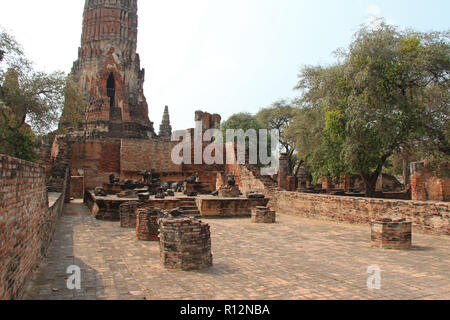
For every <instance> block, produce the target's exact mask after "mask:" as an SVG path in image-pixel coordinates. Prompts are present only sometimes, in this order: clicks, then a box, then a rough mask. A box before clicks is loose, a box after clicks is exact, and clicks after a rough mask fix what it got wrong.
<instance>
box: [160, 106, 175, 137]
mask: <svg viewBox="0 0 450 320" xmlns="http://www.w3.org/2000/svg"><path fill="white" fill-rule="evenodd" d="M159 136H160V137H169V138H170V137H172V126H171V125H170V115H169V107H168V106H166V108H165V109H164V115H163V119H162V122H161V125H160V126H159Z"/></svg>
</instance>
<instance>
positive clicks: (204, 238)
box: [159, 218, 213, 271]
mask: <svg viewBox="0 0 450 320" xmlns="http://www.w3.org/2000/svg"><path fill="white" fill-rule="evenodd" d="M159 227H160V231H161V233H160V237H161V240H160V257H161V264H162V265H163V266H164V267H165V268H166V269H180V270H186V271H188V270H202V269H206V268H209V267H211V266H212V265H213V257H212V254H211V231H210V227H209V225H208V224H205V223H202V222H201V221H199V220H195V219H192V218H171V219H170V218H169V219H161V220H160V222H159Z"/></svg>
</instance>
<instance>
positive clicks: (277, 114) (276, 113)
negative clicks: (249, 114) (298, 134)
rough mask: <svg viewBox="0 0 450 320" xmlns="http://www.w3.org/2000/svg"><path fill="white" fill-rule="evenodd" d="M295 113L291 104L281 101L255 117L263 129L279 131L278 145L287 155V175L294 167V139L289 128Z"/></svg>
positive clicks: (295, 109)
mask: <svg viewBox="0 0 450 320" xmlns="http://www.w3.org/2000/svg"><path fill="white" fill-rule="evenodd" d="M296 111H297V108H296V107H295V105H294V103H293V102H291V101H287V100H285V99H281V100H278V101H276V102H274V103H273V104H272V106H271V107H269V108H265V109H261V110H260V111H259V112H258V114H257V115H256V117H257V119H258V120H259V122H261V123H262V125H263V126H264V128H265V129H268V130H278V131H279V133H280V139H279V143H280V144H281V146H282V147H283V149H284V150H283V151H285V152H286V154H287V157H288V167H289V171H290V172H289V173H292V170H293V168H294V165H295V164H294V160H293V155H294V153H295V152H296V139H295V138H294V137H293V136H292V135H291V134H290V132H289V128H290V126H291V125H292V124H293V122H294V117H295V114H296Z"/></svg>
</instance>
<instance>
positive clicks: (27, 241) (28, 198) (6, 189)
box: [0, 155, 68, 300]
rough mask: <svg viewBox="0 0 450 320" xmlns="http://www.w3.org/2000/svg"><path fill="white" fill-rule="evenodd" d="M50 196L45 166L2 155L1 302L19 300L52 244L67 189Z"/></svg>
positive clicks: (0, 166) (0, 222)
mask: <svg viewBox="0 0 450 320" xmlns="http://www.w3.org/2000/svg"><path fill="white" fill-rule="evenodd" d="M67 175H68V170H67V172H66V179H65V183H64V184H63V186H62V188H61V191H62V192H61V193H56V194H51V201H50V207H49V197H48V194H47V189H46V175H45V169H44V167H42V166H40V165H37V164H34V163H30V162H26V161H23V160H19V159H15V158H10V157H6V156H3V155H0V300H8V299H17V298H20V295H21V293H22V290H23V287H24V284H25V282H26V280H27V279H28V277H29V275H30V274H31V271H32V270H33V268H35V267H36V266H37V265H38V263H39V261H40V259H41V257H42V256H43V255H44V254H45V251H46V249H47V247H48V245H49V243H50V241H51V238H52V235H53V232H54V230H55V226H56V222H57V220H58V217H59V216H60V214H61V212H62V209H63V205H64V198H65V190H66V187H67Z"/></svg>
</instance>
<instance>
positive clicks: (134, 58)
mask: <svg viewBox="0 0 450 320" xmlns="http://www.w3.org/2000/svg"><path fill="white" fill-rule="evenodd" d="M137 26H138V16H137V0H86V4H85V8H84V13H83V33H82V37H81V47H80V48H79V50H78V60H77V61H75V62H74V65H73V68H72V76H73V79H74V81H75V82H76V83H77V84H78V87H79V89H80V91H81V92H83V93H84V95H85V97H86V99H87V101H88V102H89V107H88V109H87V111H86V119H85V124H84V131H85V135H87V136H90V137H111V138H137V139H147V138H151V137H155V132H154V128H153V123H152V122H150V120H149V117H148V104H147V101H146V99H145V96H144V90H143V84H144V78H145V70H144V69H141V68H140V59H139V55H138V54H137V53H136V47H137Z"/></svg>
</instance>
